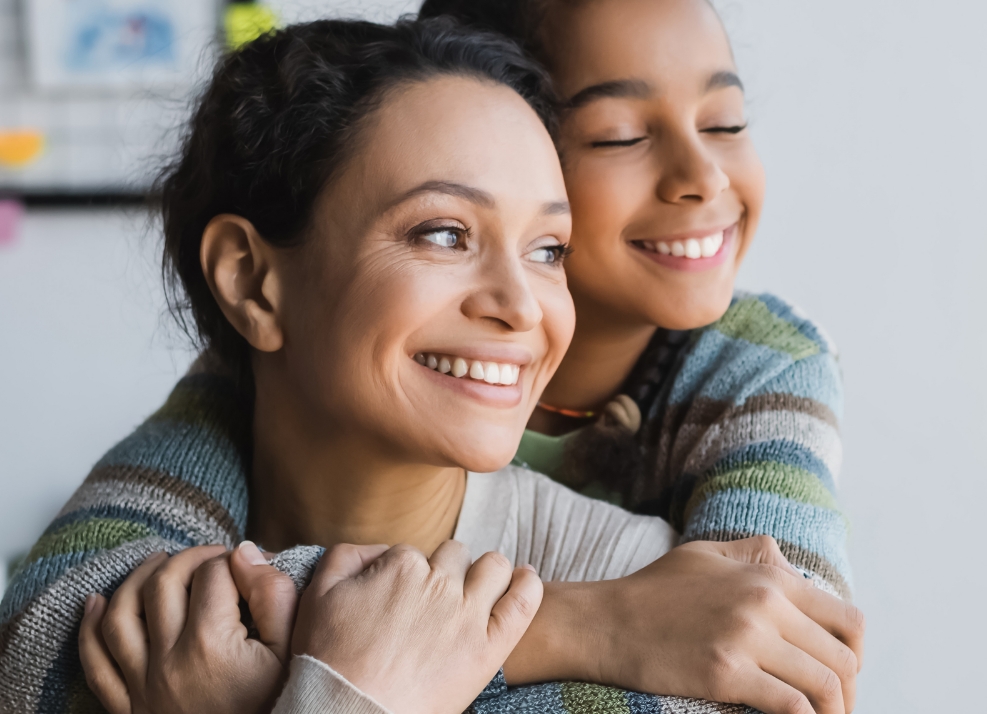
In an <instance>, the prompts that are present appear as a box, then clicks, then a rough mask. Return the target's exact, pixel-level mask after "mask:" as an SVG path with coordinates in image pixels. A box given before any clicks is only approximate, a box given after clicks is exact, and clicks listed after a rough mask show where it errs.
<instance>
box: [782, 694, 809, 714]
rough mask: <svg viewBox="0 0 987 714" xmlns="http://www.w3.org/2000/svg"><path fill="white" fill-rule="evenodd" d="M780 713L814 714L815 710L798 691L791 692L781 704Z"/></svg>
mask: <svg viewBox="0 0 987 714" xmlns="http://www.w3.org/2000/svg"><path fill="white" fill-rule="evenodd" d="M781 711H782V712H783V713H784V714H815V709H813V708H812V705H811V704H809V700H808V699H806V698H805V695H804V694H802V693H801V692H799V691H796V690H792V692H791V693H790V694H788V695H787V696H786V697H785V698H784V699H783V701H782V702H781Z"/></svg>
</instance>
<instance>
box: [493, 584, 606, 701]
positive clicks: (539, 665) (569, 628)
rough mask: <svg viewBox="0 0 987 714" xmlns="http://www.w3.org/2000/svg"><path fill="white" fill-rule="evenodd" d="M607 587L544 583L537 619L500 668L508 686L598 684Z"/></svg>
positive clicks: (603, 647) (604, 630)
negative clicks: (601, 605) (563, 682)
mask: <svg viewBox="0 0 987 714" xmlns="http://www.w3.org/2000/svg"><path fill="white" fill-rule="evenodd" d="M607 590H608V586H607V582H595V583H545V593H544V596H543V597H542V603H541V607H539V609H538V614H537V615H535V618H534V620H533V621H532V623H531V625H530V626H529V627H528V630H527V631H526V632H525V634H524V637H523V638H522V639H521V641H520V642H519V643H518V645H517V647H515V648H514V651H513V652H512V653H511V655H510V657H508V659H507V662H505V663H504V678H505V679H506V680H507V683H508V684H509V685H511V686H520V685H524V684H534V683H536V682H556V681H579V682H601V681H602V679H601V677H602V667H603V663H604V661H605V659H606V656H607V654H606V653H607V652H608V647H609V644H610V643H609V637H608V635H607V632H608V631H609V628H608V626H607V613H606V612H605V611H604V610H605V608H602V607H600V605H599V603H600V602H601V601H605V600H606V597H605V594H606V591H607Z"/></svg>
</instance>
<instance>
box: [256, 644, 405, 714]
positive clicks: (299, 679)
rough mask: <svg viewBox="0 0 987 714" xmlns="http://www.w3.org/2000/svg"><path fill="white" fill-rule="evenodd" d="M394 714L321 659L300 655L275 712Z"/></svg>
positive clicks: (296, 659) (292, 665) (276, 713)
mask: <svg viewBox="0 0 987 714" xmlns="http://www.w3.org/2000/svg"><path fill="white" fill-rule="evenodd" d="M316 713H318V714H391V712H390V711H389V710H388V709H386V708H384V707H383V706H381V705H380V704H378V703H377V702H375V701H374V700H373V699H372V698H371V697H370V696H369V695H367V694H364V693H363V692H361V691H360V690H359V689H357V688H356V686H354V685H353V684H352V683H351V682H350V681H349V680H347V679H346V677H344V676H343V675H341V674H340V673H339V672H337V671H336V670H334V669H333V668H332V667H330V666H329V665H327V664H326V663H325V662H322V661H321V660H318V659H315V658H314V657H309V656H308V655H296V656H295V657H293V658H292V660H291V674H290V676H289V677H288V683H287V684H286V685H285V687H284V691H283V692H281V696H280V697H279V698H278V703H277V704H276V705H275V706H274V711H273V712H271V714H316Z"/></svg>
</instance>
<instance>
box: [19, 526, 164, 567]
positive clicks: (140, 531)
mask: <svg viewBox="0 0 987 714" xmlns="http://www.w3.org/2000/svg"><path fill="white" fill-rule="evenodd" d="M153 535H155V532H154V531H153V530H151V529H150V528H148V527H147V526H145V525H143V524H141V523H134V522H133V521H125V520H122V519H119V518H93V519H91V520H88V521H79V522H77V523H71V524H69V525H67V526H65V527H64V528H61V529H59V530H57V531H55V532H54V533H49V534H48V535H45V536H42V537H41V538H40V539H39V540H38V542H37V543H35V544H34V547H33V548H31V552H30V553H29V554H28V556H27V562H33V561H35V560H39V559H40V558H49V557H51V556H55V555H66V554H68V553H81V552H85V551H87V550H101V549H106V548H116V547H117V546H118V545H122V544H123V543H130V542H132V541H136V540H140V539H141V538H146V537H148V536H153Z"/></svg>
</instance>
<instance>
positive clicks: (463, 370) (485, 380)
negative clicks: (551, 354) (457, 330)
mask: <svg viewBox="0 0 987 714" xmlns="http://www.w3.org/2000/svg"><path fill="white" fill-rule="evenodd" d="M413 359H414V361H415V362H417V363H418V364H419V365H420V366H421V367H423V368H424V369H425V371H426V372H427V377H426V378H427V379H430V380H432V381H434V382H435V384H437V385H439V386H442V387H444V388H448V389H454V390H456V392H458V393H459V394H462V395H464V396H468V397H470V398H472V399H477V400H479V401H481V402H484V403H486V404H489V405H490V406H495V407H502V408H513V407H516V406H517V405H518V404H520V403H521V397H522V396H523V394H524V385H523V384H522V383H521V382H520V377H521V373H522V369H523V368H524V367H525V366H527V365H528V364H530V363H531V361H532V357H531V353H530V352H529V351H528V350H526V349H524V348H518V347H514V346H507V345H499V346H491V347H472V348H460V349H440V350H430V351H422V352H417V353H415V355H414V357H413Z"/></svg>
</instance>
